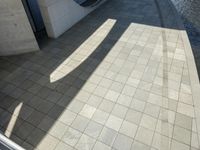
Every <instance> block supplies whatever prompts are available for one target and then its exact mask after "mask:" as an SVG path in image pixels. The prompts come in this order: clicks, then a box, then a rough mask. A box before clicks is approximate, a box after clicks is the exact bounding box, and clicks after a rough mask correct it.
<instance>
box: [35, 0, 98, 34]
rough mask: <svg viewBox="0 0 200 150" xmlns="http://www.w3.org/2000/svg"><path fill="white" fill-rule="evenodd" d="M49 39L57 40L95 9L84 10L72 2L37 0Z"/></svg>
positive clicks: (72, 0)
mask: <svg viewBox="0 0 200 150" xmlns="http://www.w3.org/2000/svg"><path fill="white" fill-rule="evenodd" d="M38 3H39V6H40V10H41V13H42V17H43V20H44V24H45V27H46V30H47V33H48V36H49V37H52V38H57V37H58V36H60V35H61V34H62V33H64V32H65V31H66V30H68V29H69V28H70V27H71V26H73V25H74V24H75V23H77V22H78V21H80V20H81V19H82V18H83V17H85V16H86V15H87V14H88V13H90V12H91V11H92V10H94V9H95V8H96V7H93V8H91V7H88V8H84V7H81V6H79V5H78V4H77V3H76V2H75V1H74V0H38Z"/></svg>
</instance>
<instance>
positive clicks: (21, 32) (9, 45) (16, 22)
mask: <svg viewBox="0 0 200 150" xmlns="http://www.w3.org/2000/svg"><path fill="white" fill-rule="evenodd" d="M36 50H39V47H38V44H37V42H36V39H35V37H34V34H33V31H32V29H31V26H30V24H29V21H28V18H27V16H26V13H25V10H24V8H23V5H22V2H21V1H20V0H0V55H11V54H20V53H25V52H30V51H36Z"/></svg>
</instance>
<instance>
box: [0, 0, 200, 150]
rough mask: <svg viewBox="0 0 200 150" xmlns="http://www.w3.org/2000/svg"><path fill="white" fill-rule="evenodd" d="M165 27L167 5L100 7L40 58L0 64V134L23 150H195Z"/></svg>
mask: <svg viewBox="0 0 200 150" xmlns="http://www.w3.org/2000/svg"><path fill="white" fill-rule="evenodd" d="M157 6H160V8H159V9H158V8H157ZM159 11H161V12H162V14H159V13H158V12H159ZM160 18H161V19H160ZM175 21H176V19H175V18H174V15H173V13H172V11H170V6H169V5H168V3H167V0H166V1H162V3H161V1H159V3H158V5H156V3H155V1H154V0H108V2H106V3H105V4H104V5H102V6H101V7H100V8H99V9H97V10H96V11H94V12H93V13H91V14H90V15H89V16H87V17H86V18H85V19H83V20H82V21H81V22H79V23H78V24H77V25H75V26H74V27H72V28H71V29H70V30H69V31H67V32H66V33H65V34H64V35H62V36H61V37H60V38H58V39H57V40H53V41H50V42H49V43H48V44H47V45H46V46H45V47H44V48H43V49H42V50H41V51H40V52H36V53H30V54H24V55H20V56H10V57H2V58H1V59H0V68H1V69H0V91H1V92H0V99H1V103H0V127H1V131H2V133H3V134H5V135H6V136H8V137H9V138H11V139H12V140H13V141H15V142H16V143H18V144H19V145H21V146H23V147H25V148H26V149H28V150H30V149H37V150H71V149H75V150H90V149H92V150H110V149H112V150H198V149H199V148H200V147H199V143H198V135H197V128H196V119H195V113H194V106H193V98H192V91H191V84H190V79H189V73H188V66H187V60H186V57H185V52H184V47H183V42H182V38H181V36H180V29H179V28H178V27H177V26H176V22H175ZM163 24H164V27H165V28H163V27H162V26H163Z"/></svg>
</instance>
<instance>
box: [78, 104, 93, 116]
mask: <svg viewBox="0 0 200 150" xmlns="http://www.w3.org/2000/svg"><path fill="white" fill-rule="evenodd" d="M95 111H96V108H95V107H92V106H90V105H88V104H85V106H84V107H83V109H82V110H81V112H80V115H82V116H84V117H87V118H92V116H93V114H94V112H95Z"/></svg>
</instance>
